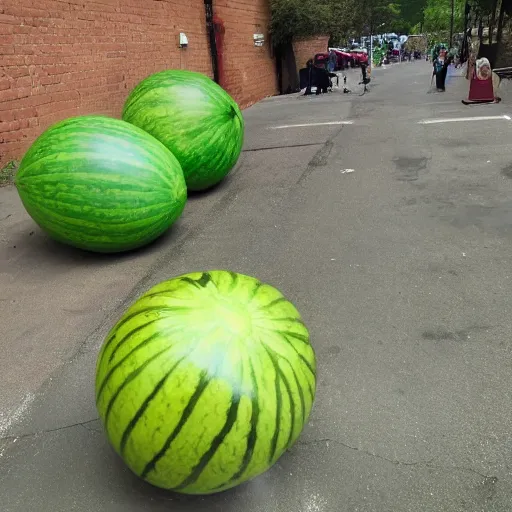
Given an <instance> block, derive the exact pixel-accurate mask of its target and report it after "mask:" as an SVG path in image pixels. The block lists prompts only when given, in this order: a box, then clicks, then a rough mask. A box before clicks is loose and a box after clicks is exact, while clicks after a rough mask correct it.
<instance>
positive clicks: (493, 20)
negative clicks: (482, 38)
mask: <svg viewBox="0 0 512 512" xmlns="http://www.w3.org/2000/svg"><path fill="white" fill-rule="evenodd" d="M497 8H498V0H492V5H491V16H490V19H489V44H492V43H493V39H494V37H493V36H494V27H495V25H496V10H497Z"/></svg>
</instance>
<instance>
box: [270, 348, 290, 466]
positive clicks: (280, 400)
mask: <svg viewBox="0 0 512 512" xmlns="http://www.w3.org/2000/svg"><path fill="white" fill-rule="evenodd" d="M263 347H264V348H265V350H266V352H267V355H268V357H269V359H270V361H271V362H272V366H273V367H274V382H275V393H276V426H275V429H274V435H273V436H272V441H271V445H270V446H271V447H270V455H269V458H268V461H269V464H270V463H272V461H273V460H274V457H275V456H276V450H277V441H278V439H279V434H280V433H281V428H280V427H281V415H282V407H283V396H282V394H281V378H280V375H279V368H278V364H277V362H276V358H275V354H274V352H273V351H272V350H271V349H269V348H268V347H267V346H266V345H263ZM290 407H291V404H290ZM292 430H293V429H292Z"/></svg>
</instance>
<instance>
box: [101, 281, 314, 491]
mask: <svg viewBox="0 0 512 512" xmlns="http://www.w3.org/2000/svg"><path fill="white" fill-rule="evenodd" d="M315 387H316V362H315V354H314V351H313V348H312V347H311V345H310V342H309V334H308V330H307V328H306V327H305V325H304V323H303V322H302V320H301V317H300V315H299V313H298V311H297V310H296V309H295V307H294V306H293V305H292V304H291V303H290V302H288V301H287V300H286V299H285V298H284V297H283V295H282V294H281V293H280V292H279V291H278V290H276V289H275V288H273V287H272V286H269V285H267V284H263V283H261V282H260V281H258V280H256V279H254V278H252V277H248V276H245V275H241V274H235V273H233V272H227V271H211V272H203V273H192V274H187V275H183V276H181V277H177V278H175V279H171V280H170V281H166V282H163V283H161V284H159V285H157V286H155V287H154V288H152V289H151V290H149V291H148V292H147V293H146V294H145V295H143V296H142V297H141V298H140V299H139V300H138V301H137V302H135V304H133V305H132V306H131V307H130V308H129V309H128V311H127V312H126V313H125V315H124V316H123V317H122V318H121V319H120V320H119V322H118V323H117V324H116V325H115V327H114V328H113V329H112V331H111V332H110V333H109V335H108V336H107V338H106V340H105V342H104V344H103V347H102V349H101V351H100V354H99V357H98V362H97V368H96V404H97V407H98V411H99V415H100V418H101V420H102V422H103V424H104V426H105V429H106V432H107V435H108V438H109V440H110V442H111V444H112V445H113V447H114V448H115V450H116V451H117V452H118V453H119V454H120V455H121V457H122V458H123V459H124V461H125V462H126V464H127V465H128V466H129V467H130V468H131V470H132V471H133V472H135V473H136V474H137V475H139V476H140V477H142V478H143V479H144V480H146V481H148V482H149V483H151V484H153V485H155V486H158V487H162V488H165V489H171V490H174V491H177V492H181V493H184V494H211V493H215V492H220V491H223V490H226V489H229V488H231V487H234V486H235V485H237V484H240V483H242V482H245V481H247V480H249V479H251V478H253V477H255V476H256V475H259V474H261V473H262V472H264V471H266V470H267V469H268V468H269V467H270V466H272V465H273V464H274V463H275V462H276V461H277V459H278V458H279V457H280V456H281V455H282V453H283V452H284V451H285V450H287V449H288V448H290V447H291V446H292V445H293V443H294V442H295V441H296V439H297V438H298V436H299V435H300V433H301V431H302V429H303V427H304V425H305V423H306V421H307V420H308V417H309V414H310V411H311V407H312V404H313V400H314V396H315Z"/></svg>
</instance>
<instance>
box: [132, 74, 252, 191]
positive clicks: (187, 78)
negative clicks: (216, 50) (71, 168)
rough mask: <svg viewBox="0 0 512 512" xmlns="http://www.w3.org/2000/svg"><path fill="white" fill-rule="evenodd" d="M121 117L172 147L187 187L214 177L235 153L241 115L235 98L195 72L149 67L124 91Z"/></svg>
mask: <svg viewBox="0 0 512 512" xmlns="http://www.w3.org/2000/svg"><path fill="white" fill-rule="evenodd" d="M123 119H124V120H125V121H128V122H129V123H132V124H134V125H136V126H138V127H140V128H142V129H143V130H145V131H147V132H148V133H149V134H151V135H153V137H155V138H157V139H158V140H159V141H160V142H162V144H164V146H166V147H167V148H168V149H170V150H171V151H172V153H173V154H174V155H175V156H176V158H177V159H178V160H179V162H180V164H181V166H182V167H183V172H184V174H185V180H186V182H187V187H188V188H189V190H196V191H198V190H205V189H207V188H209V187H211V186H213V185H215V184H217V183H219V182H220V181H221V180H222V179H223V178H224V177H225V176H226V175H227V174H228V173H229V171H230V170H231V169H232V168H233V166H234V165H235V163H236V162H237V160H238V157H239V156H240V151H241V150H242V144H243V137H244V120H243V117H242V113H241V112H240V109H239V108H238V105H237V104H236V102H235V101H234V100H233V99H232V98H231V96H229V94H228V93H227V92H226V91H224V89H222V88H221V87H220V86H219V85H217V84H216V83H215V82H214V81H213V80H211V79H210V78H208V77H207V76H205V75H202V74H200V73H194V72H192V71H183V70H169V71H162V72H160V73H155V74H154V75H151V76H149V77H148V78H146V79H144V80H143V81H142V82H140V83H139V85H137V87H135V89H134V90H133V92H132V93H131V94H130V96H129V97H128V99H127V101H126V103H125V106H124V110H123Z"/></svg>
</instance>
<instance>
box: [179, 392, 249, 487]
mask: <svg viewBox="0 0 512 512" xmlns="http://www.w3.org/2000/svg"><path fill="white" fill-rule="evenodd" d="M239 406H240V397H239V396H236V395H235V396H234V397H233V398H232V401H231V406H230V407H229V411H228V414H227V417H226V422H225V423H224V426H223V427H222V430H221V431H220V432H219V433H218V434H217V436H216V437H215V439H214V440H213V441H212V444H211V445H210V449H209V450H208V451H207V452H206V453H205V454H204V455H203V456H202V457H201V460H200V461H199V464H197V465H196V466H195V468H194V469H193V470H192V472H191V473H190V475H189V476H188V477H187V478H185V480H183V482H181V484H179V485H178V486H177V487H175V489H174V490H176V491H180V490H182V489H185V488H186V487H188V486H189V485H192V484H193V483H195V482H196V480H197V479H198V478H199V477H200V476H201V473H202V472H203V470H204V469H205V468H206V466H207V465H208V463H209V462H210V461H211V460H212V458H213V456H214V455H215V454H216V453H217V450H218V449H219V447H220V445H221V444H222V443H223V442H224V440H225V438H226V436H227V435H228V434H229V432H231V429H232V428H233V425H234V424H235V422H236V420H237V417H238V408H239Z"/></svg>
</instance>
